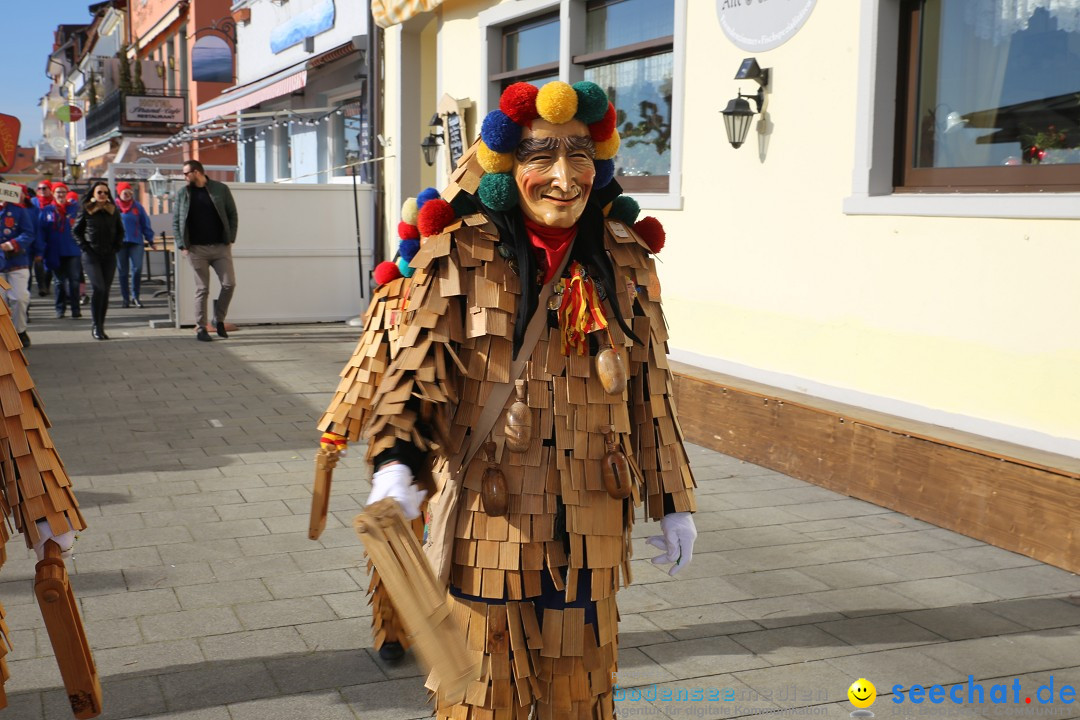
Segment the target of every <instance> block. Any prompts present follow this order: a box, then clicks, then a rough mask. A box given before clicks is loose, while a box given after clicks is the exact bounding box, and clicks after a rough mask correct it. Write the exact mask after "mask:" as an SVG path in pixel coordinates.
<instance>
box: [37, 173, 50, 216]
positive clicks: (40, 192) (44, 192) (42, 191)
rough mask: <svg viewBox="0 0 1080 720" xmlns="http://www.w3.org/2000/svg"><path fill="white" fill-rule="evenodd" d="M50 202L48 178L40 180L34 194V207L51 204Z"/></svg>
mask: <svg viewBox="0 0 1080 720" xmlns="http://www.w3.org/2000/svg"><path fill="white" fill-rule="evenodd" d="M52 202H53V191H52V183H51V182H49V181H48V180H42V181H41V182H39V183H38V184H37V194H36V195H34V207H36V208H37V209H38V210H40V209H42V208H43V207H45V206H46V205H52Z"/></svg>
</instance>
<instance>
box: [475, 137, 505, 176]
mask: <svg viewBox="0 0 1080 720" xmlns="http://www.w3.org/2000/svg"><path fill="white" fill-rule="evenodd" d="M476 160H477V162H479V163H480V167H482V168H484V172H489V173H504V172H510V171H511V170H512V169H513V167H514V156H513V155H511V154H510V153H500V152H495V151H494V150H492V149H491V148H489V147H488V146H487V145H485V144H484V141H483V140H481V141H480V144H479V145H477V146H476Z"/></svg>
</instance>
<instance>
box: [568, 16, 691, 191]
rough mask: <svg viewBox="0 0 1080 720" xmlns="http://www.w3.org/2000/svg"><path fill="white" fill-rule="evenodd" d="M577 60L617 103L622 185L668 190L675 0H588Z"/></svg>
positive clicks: (618, 166)
mask: <svg viewBox="0 0 1080 720" xmlns="http://www.w3.org/2000/svg"><path fill="white" fill-rule="evenodd" d="M585 18H586V19H585V53H584V54H582V55H577V56H575V57H574V63H575V64H577V65H582V66H584V68H585V79H586V80H590V81H592V82H594V83H596V84H597V85H599V86H600V87H602V88H604V90H605V91H606V92H607V94H608V98H610V99H611V102H612V103H613V104H614V105H615V112H616V118H617V127H618V128H619V134H620V135H621V136H622V145H621V146H620V148H619V154H618V155H617V156H616V158H615V162H616V168H615V172H616V175H617V176H618V180H619V184H620V185H622V187H623V188H624V189H625V190H628V191H631V192H654V193H666V192H668V189H669V179H670V176H671V139H672V138H671V126H672V124H671V118H672V74H673V69H674V62H673V47H674V25H675V7H674V0H590V2H588V4H587V5H586V14H585Z"/></svg>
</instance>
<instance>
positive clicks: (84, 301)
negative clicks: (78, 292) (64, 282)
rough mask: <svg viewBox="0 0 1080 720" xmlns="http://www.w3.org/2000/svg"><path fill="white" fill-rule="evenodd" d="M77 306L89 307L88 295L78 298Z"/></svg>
mask: <svg viewBox="0 0 1080 720" xmlns="http://www.w3.org/2000/svg"><path fill="white" fill-rule="evenodd" d="M79 304H80V305H89V304H90V296H89V295H83V296H82V297H81V298H79Z"/></svg>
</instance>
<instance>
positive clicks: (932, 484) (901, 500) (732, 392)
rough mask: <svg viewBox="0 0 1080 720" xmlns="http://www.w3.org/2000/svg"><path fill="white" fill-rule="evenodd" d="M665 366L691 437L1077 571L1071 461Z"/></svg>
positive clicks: (1076, 487)
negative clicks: (672, 372)
mask: <svg viewBox="0 0 1080 720" xmlns="http://www.w3.org/2000/svg"><path fill="white" fill-rule="evenodd" d="M672 365H673V369H674V370H675V373H676V374H675V385H676V397H677V401H678V409H679V417H680V420H681V423H682V427H683V429H684V430H685V432H686V435H687V439H688V440H690V441H691V442H694V443H697V444H699V445H703V446H705V447H708V448H711V449H713V450H717V451H719V452H722V453H724V454H727V455H731V456H732V457H735V458H738V459H740V460H745V461H747V462H751V463H754V464H756V465H761V466H764V467H767V468H770V469H772V470H776V471H777V472H782V473H784V474H785V475H790V476H792V477H795V478H799V479H801V480H806V481H808V482H812V483H814V484H816V485H821V486H822V487H826V488H829V489H830V490H835V491H837V492H841V493H844V494H845V495H849V496H851V497H855V498H859V499H860V500H866V501H868V502H872V503H874V504H876V505H881V506H882V507H887V508H889V509H892V510H896V511H898V512H902V513H905V514H907V515H911V516H912V517H915V518H918V519H919V520H924V521H926V522H929V523H933V524H934V525H938V526H940V527H943V528H948V529H950V530H954V531H956V532H959V533H963V534H964V535H967V536H969V537H973V538H975V539H978V540H982V541H984V542H987V543H990V544H992V545H996V546H997V547H1000V548H1004V549H1006V550H1011V551H1014V552H1018V553H1022V554H1024V555H1027V556H1029V557H1032V558H1035V559H1036V560H1040V561H1042V562H1046V563H1049V564H1051V565H1056V566H1058V567H1061V568H1064V569H1066V570H1069V571H1071V572H1080V460H1077V459H1076V458H1069V457H1065V456H1057V455H1053V454H1051V453H1046V452H1042V451H1037V450H1032V449H1030V448H1024V447H1021V446H1017V445H1012V444H1010V443H1004V442H999V441H996V440H992V439H989V438H984V437H979V436H975V435H969V434H966V433H962V432H959V431H956V430H951V429H948V428H942V427H938V426H934V425H928V424H923V423H917V422H914V421H911V420H907V419H904V418H898V417H891V416H888V415H884V414H882V413H877V412H873V411H868V410H863V409H860V408H856V407H852V406H847V405H841V404H839V403H833V402H830V401H826V400H820V399H817V398H813V397H811V396H807V395H799V394H797V393H791V392H787V391H782V390H778V389H776V388H769V387H767V386H763V385H760V384H756V383H750V382H747V381H743V380H739V379H736V378H732V377H729V376H724V375H720V374H718V373H711V372H708V371H701V370H699V369H697V368H690V367H689V366H683V365H678V364H676V363H673V364H672Z"/></svg>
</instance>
